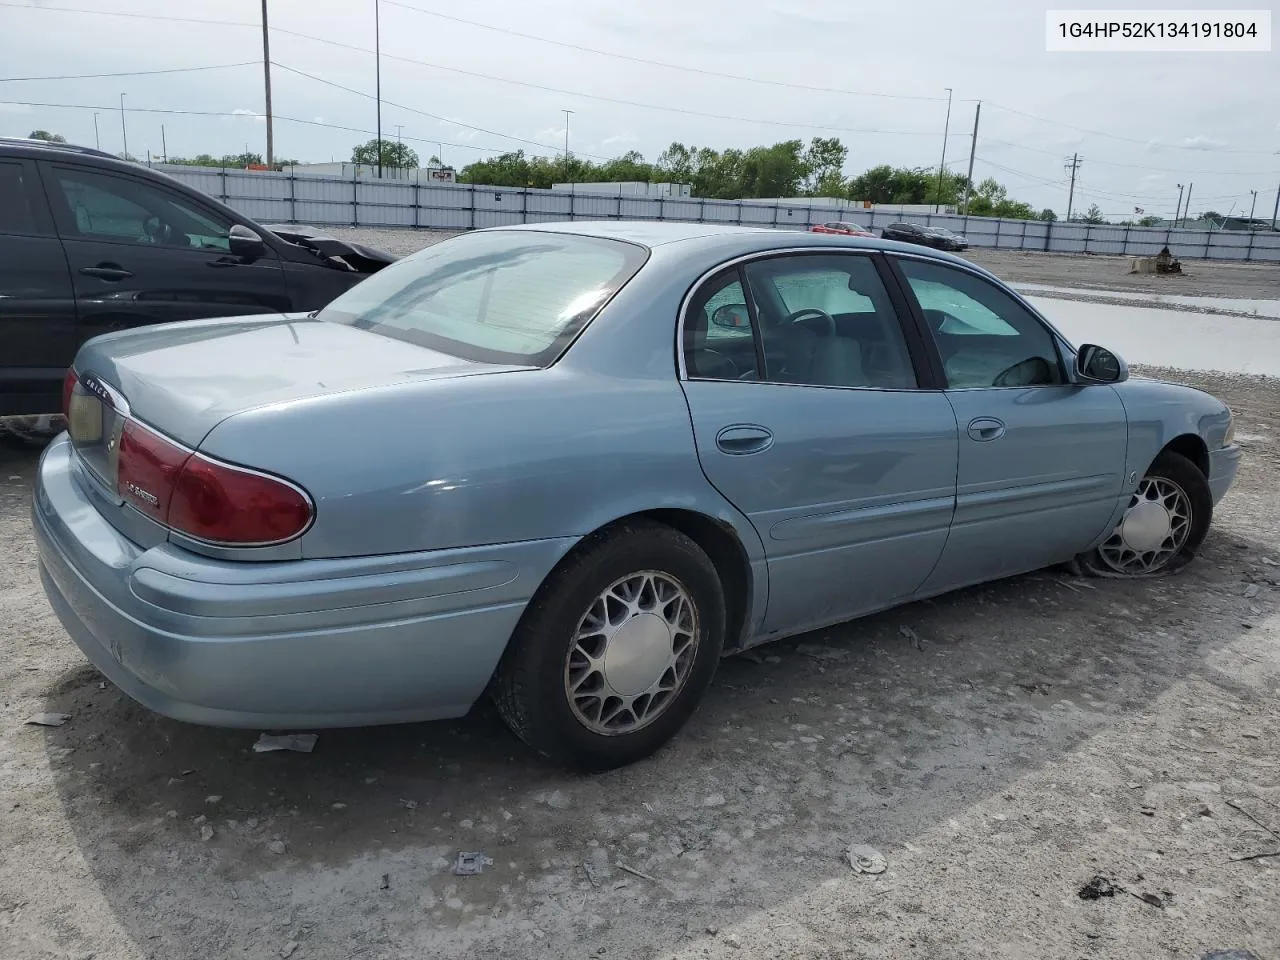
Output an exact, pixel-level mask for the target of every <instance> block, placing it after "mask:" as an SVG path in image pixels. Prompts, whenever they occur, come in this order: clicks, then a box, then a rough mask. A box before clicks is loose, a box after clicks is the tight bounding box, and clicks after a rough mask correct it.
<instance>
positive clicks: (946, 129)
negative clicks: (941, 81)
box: [933, 87, 951, 213]
mask: <svg viewBox="0 0 1280 960" xmlns="http://www.w3.org/2000/svg"><path fill="white" fill-rule="evenodd" d="M950 131H951V88H950V87H947V121H946V123H944V124H943V125H942V159H941V160H940V161H938V189H937V190H936V191H935V194H936V196H935V197H934V203H933V212H934V213H937V212H938V202H939V201H940V200H942V174H943V171H945V170H946V169H947V134H948V133H950Z"/></svg>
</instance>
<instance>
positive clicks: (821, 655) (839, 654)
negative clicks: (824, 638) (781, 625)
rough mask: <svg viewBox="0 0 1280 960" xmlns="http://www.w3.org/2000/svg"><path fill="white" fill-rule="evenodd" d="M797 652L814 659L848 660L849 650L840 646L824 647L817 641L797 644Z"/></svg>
mask: <svg viewBox="0 0 1280 960" xmlns="http://www.w3.org/2000/svg"><path fill="white" fill-rule="evenodd" d="M796 653H800V654H803V655H804V656H806V657H809V658H811V659H813V660H848V659H849V651H848V650H843V649H841V648H839V647H823V646H819V645H818V644H816V643H801V644H797V645H796Z"/></svg>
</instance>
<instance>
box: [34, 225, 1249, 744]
mask: <svg viewBox="0 0 1280 960" xmlns="http://www.w3.org/2000/svg"><path fill="white" fill-rule="evenodd" d="M66 397H67V419H68V423H69V425H70V430H69V433H68V434H67V435H63V436H61V437H60V438H58V439H57V440H55V441H54V442H53V443H52V444H51V445H50V446H49V447H48V448H47V449H46V450H45V451H44V455H43V457H42V459H41V461H40V465H39V469H38V472H37V478H36V491H35V497H34V505H33V509H32V513H33V523H34V527H35V537H36V542H37V544H38V547H39V569H40V576H41V580H42V582H43V584H44V588H45V591H46V593H47V595H48V597H49V601H50V603H51V605H52V607H53V609H54V611H55V612H56V613H57V615H58V617H59V618H60V620H61V621H62V623H63V624H64V625H65V627H66V629H67V631H68V633H70V635H71V637H72V638H73V639H74V640H75V642H76V643H77V644H79V646H80V647H81V649H83V650H84V652H85V654H86V655H87V656H88V657H89V659H90V660H92V661H93V663H94V664H95V665H96V666H97V667H98V668H99V669H100V670H101V671H102V672H103V673H105V674H106V675H107V676H108V677H109V678H110V679H111V680H112V681H113V682H114V683H115V684H117V685H118V686H119V687H121V688H122V689H123V690H124V691H125V692H126V693H128V694H129V695H131V696H133V697H134V698H136V699H137V700H138V701H140V702H141V703H143V704H144V705H146V706H148V707H150V708H151V709H153V710H156V711H159V712H161V713H164V714H167V715H169V716H171V717H176V718H178V719H180V720H185V721H189V722H194V723H205V724H213V725H219V726H233V727H258V728H264V729H313V728H317V727H326V726H353V725H367V724H375V723H396V722H402V721H410V720H424V719H432V718H439V717H455V716H459V715H461V714H463V713H465V712H467V710H468V709H469V708H470V707H471V705H472V704H473V703H474V702H475V701H476V700H477V699H478V698H479V697H480V696H481V695H482V694H484V693H486V692H488V693H489V694H491V695H492V697H493V698H494V699H495V701H496V702H497V704H498V707H499V709H500V710H501V713H502V715H503V716H504V717H505V718H506V720H507V722H508V723H509V724H510V725H511V727H512V729H513V730H514V731H515V732H516V733H517V734H518V735H519V736H520V737H522V738H523V739H524V740H525V741H526V742H527V743H529V744H531V745H532V746H533V747H534V748H535V749H536V750H538V751H540V752H541V753H543V754H545V755H547V756H549V757H552V758H554V759H555V760H557V761H561V762H564V763H568V764H571V765H574V766H579V767H585V768H591V769H600V768H606V767H612V766H617V765H620V764H624V763H627V762H630V761H633V760H636V759H638V758H640V757H643V756H645V755H647V754H649V753H651V752H652V751H653V750H655V749H657V748H658V747H659V746H660V745H661V744H662V743H663V742H665V741H666V740H667V739H668V738H670V737H671V736H672V735H674V734H675V733H676V731H677V730H679V729H680V727H681V726H682V725H683V724H684V723H685V721H686V720H687V719H688V718H689V716H690V715H691V714H692V713H693V711H694V709H695V707H696V706H697V704H698V702H699V700H700V699H701V698H702V696H703V694H704V692H705V691H706V689H707V687H708V685H709V684H710V682H711V678H712V675H713V674H714V672H715V670H716V664H717V662H718V660H719V658H720V656H721V655H722V654H724V653H726V652H733V651H739V650H742V649H744V648H747V647H750V646H753V645H756V644H760V643H764V642H766V641H769V640H775V639H778V638H780V637H786V636H791V635H794V634H798V633H801V632H803V631H807V630H813V629H819V628H822V627H825V626H828V625H831V624H834V623H836V622H839V621H843V620H848V619H851V618H854V617H858V616H861V615H864V614H868V613H872V612H874V611H878V610H883V609H885V608H887V607H891V606H894V605H895V604H900V603H904V602H907V601H909V600H915V599H920V598H923V597H929V596H934V595H936V594H940V593H943V592H945V591H949V590H955V589H957V588H960V587H965V586H969V585H971V584H975V583H981V582H984V581H988V580H992V579H996V578H999V577H1007V576H1011V575H1013V574H1018V573H1022V572H1025V571H1029V570H1035V569H1037V568H1041V567H1046V566H1050V565H1053V564H1057V563H1062V562H1065V561H1070V562H1075V563H1078V564H1079V565H1080V567H1081V569H1083V570H1084V571H1085V572H1089V573H1096V574H1100V575H1107V576H1118V577H1124V576H1132V577H1141V576H1148V575H1152V574H1156V573H1160V572H1163V571H1167V570H1171V569H1174V568H1175V567H1177V566H1179V565H1180V564H1182V563H1185V562H1186V561H1187V560H1188V559H1189V558H1190V557H1191V556H1192V555H1194V553H1195V552H1196V549H1197V548H1198V547H1199V545H1200V543H1201V541H1202V540H1203V539H1204V537H1205V534H1206V532H1207V530H1208V528H1209V523H1210V520H1211V518H1212V515H1213V509H1214V504H1215V503H1216V502H1217V501H1219V500H1220V499H1221V498H1222V497H1223V495H1224V494H1225V493H1226V492H1227V489H1228V487H1230V485H1231V483H1232V480H1233V478H1234V477H1235V474H1236V469H1237V466H1238V462H1239V458H1240V448H1239V447H1238V446H1236V445H1235V443H1234V441H1233V435H1232V434H1233V428H1232V415H1231V411H1230V410H1229V409H1228V408H1227V407H1226V406H1225V405H1224V404H1223V403H1222V402H1220V401H1219V400H1216V399H1214V398H1213V397H1211V396H1209V395H1208V394H1205V393H1201V392H1199V391H1196V390H1193V389H1190V388H1188V387H1183V386H1175V385H1173V384H1168V383H1160V382H1157V381H1154V380H1142V379H1135V380H1129V379H1128V375H1127V371H1126V368H1125V365H1124V363H1123V362H1122V361H1121V360H1120V359H1119V358H1118V357H1116V356H1114V355H1113V354H1111V353H1109V352H1108V351H1107V350H1105V349H1103V348H1101V347H1098V346H1093V345H1084V346H1081V347H1079V348H1077V347H1074V346H1072V345H1071V344H1070V343H1068V342H1067V341H1066V339H1065V338H1064V337H1063V336H1062V335H1061V334H1060V333H1058V331H1056V330H1055V329H1054V328H1053V327H1052V326H1051V325H1050V324H1049V323H1048V322H1047V321H1046V320H1045V319H1044V318H1043V317H1042V316H1041V315H1040V314H1039V313H1037V312H1036V311H1035V310H1034V309H1033V308H1032V307H1031V306H1030V305H1028V303H1027V301H1025V300H1023V299H1022V298H1021V297H1020V296H1018V294H1016V293H1015V292H1013V291H1012V290H1011V289H1009V288H1008V287H1007V286H1005V285H1004V284H1002V283H1001V282H1000V281H999V280H997V279H996V278H995V277H994V276H992V275H991V274H990V273H988V272H986V271H984V270H982V269H980V268H978V267H975V266H973V265H971V264H968V263H966V262H965V261H963V260H960V259H959V258H956V257H953V256H951V255H949V254H944V253H938V252H934V251H926V250H923V249H921V250H919V251H918V252H916V251H910V252H908V251H904V250H902V249H901V248H899V247H896V246H894V245H891V244H886V243H884V242H882V241H880V240H874V239H873V240H867V239H863V238H854V237H837V236H831V235H820V234H813V233H808V232H804V233H796V232H791V231H777V230H766V229H750V228H743V227H730V226H724V225H715V224H678V223H645V222H626V221H621V222H606V223H583V222H575V223H567V224H539V225H531V226H523V227H504V228H497V229H490V230H481V231H477V232H473V233H468V234H464V235H461V236H458V237H455V238H453V239H450V240H446V241H444V242H442V243H439V244H436V245H434V246H432V247H429V248H427V249H425V250H422V251H420V252H419V253H416V254H414V255H412V256H410V257H407V258H405V259H404V260H401V261H399V262H397V263H395V264H393V265H392V266H390V267H387V268H386V269H384V270H382V271H381V272H379V273H378V274H376V275H374V276H373V277H371V278H369V279H368V280H366V281H365V282H363V283H361V284H359V285H357V286H356V287H354V288H353V289H351V290H349V291H347V292H346V293H344V294H343V295H341V296H340V297H338V298H337V299H336V300H334V301H333V302H332V303H331V304H329V305H328V306H327V307H325V308H324V309H322V310H320V311H319V312H318V313H316V314H314V315H308V314H300V313H295V314H291V315H288V316H268V317H262V316H256V317H255V316H250V317H238V318H222V319H212V320H203V321H195V322H191V323H184V324H175V325H172V326H165V327H160V328H153V329H150V330H121V331H117V332H114V333H109V334H106V335H104V336H101V337H98V338H96V339H94V340H92V341H90V342H89V343H87V344H85V345H84V346H83V347H82V348H81V349H80V351H79V353H78V354H77V356H76V359H75V365H74V369H73V370H72V371H71V373H70V374H69V376H68V378H67V381H66Z"/></svg>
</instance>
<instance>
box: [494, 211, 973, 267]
mask: <svg viewBox="0 0 1280 960" xmlns="http://www.w3.org/2000/svg"><path fill="white" fill-rule="evenodd" d="M806 226H807V225H803V224H797V225H796V227H794V228H790V229H787V228H777V227H739V226H735V225H731V224H715V223H678V222H667V221H662V222H658V221H652V220H650V221H643V220H641V221H635V220H632V221H627V220H573V221H556V222H550V223H529V224H513V225H511V226H504V227H489V228H487V229H485V230H480V231H476V232H477V233H487V232H489V231H533V232H538V231H542V232H550V233H570V234H577V235H578V236H584V237H599V238H602V239H606V240H622V241H625V242H628V243H634V244H639V245H640V246H644V247H648V248H650V249H652V250H653V251H654V256H655V257H660V258H661V259H662V260H665V261H668V262H670V259H671V258H676V259H682V258H685V257H694V258H700V257H705V258H707V259H708V261H710V262H712V263H714V262H717V261H723V260H728V259H731V258H734V257H739V256H751V255H754V254H758V253H769V252H771V251H774V250H807V249H814V250H821V249H827V250H833V251H835V250H862V251H884V252H886V253H905V254H909V255H911V256H912V257H915V258H917V259H929V260H939V261H944V262H949V263H957V264H962V265H963V266H965V267H967V268H968V269H970V270H974V271H977V272H978V273H981V274H984V275H986V276H989V277H993V278H994V275H993V274H991V273H990V271H988V270H985V269H983V268H982V267H980V266H978V265H977V264H974V263H971V262H969V261H968V260H964V259H963V258H961V257H956V256H953V255H952V254H950V253H944V252H943V251H941V250H929V249H926V248H924V247H920V246H917V245H916V244H913V243H902V242H899V241H897V240H885V239H883V238H882V237H876V236H857V235H850V234H839V233H814V232H812V231H811V230H808V229H806Z"/></svg>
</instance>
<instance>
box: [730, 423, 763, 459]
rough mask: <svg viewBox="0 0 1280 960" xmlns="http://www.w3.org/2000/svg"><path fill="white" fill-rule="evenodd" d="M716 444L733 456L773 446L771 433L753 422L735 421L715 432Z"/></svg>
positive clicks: (759, 451)
mask: <svg viewBox="0 0 1280 960" xmlns="http://www.w3.org/2000/svg"><path fill="white" fill-rule="evenodd" d="M716 446H717V447H719V448H720V451H721V452H722V453H727V454H729V455H730V456H734V457H737V456H742V455H744V454H748V453H763V452H764V451H765V450H768V449H769V448H770V447H771V446H773V434H772V433H771V432H770V431H768V430H766V429H765V428H764V427H759V426H756V425H755V424H753V423H735V424H733V425H731V426H728V427H725V428H724V429H722V430H721V431H720V432H719V433H717V434H716Z"/></svg>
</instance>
